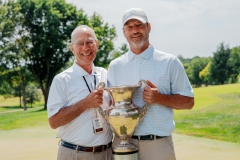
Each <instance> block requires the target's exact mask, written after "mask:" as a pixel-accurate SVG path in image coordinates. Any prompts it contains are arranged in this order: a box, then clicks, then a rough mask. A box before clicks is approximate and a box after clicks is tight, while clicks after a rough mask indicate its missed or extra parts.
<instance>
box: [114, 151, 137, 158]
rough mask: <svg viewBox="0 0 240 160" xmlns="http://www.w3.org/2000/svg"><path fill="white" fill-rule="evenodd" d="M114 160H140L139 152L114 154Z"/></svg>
mask: <svg viewBox="0 0 240 160" xmlns="http://www.w3.org/2000/svg"><path fill="white" fill-rule="evenodd" d="M112 153H113V160H138V150H136V151H132V152H114V151H113V152H112Z"/></svg>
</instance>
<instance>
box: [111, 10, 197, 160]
mask: <svg viewBox="0 0 240 160" xmlns="http://www.w3.org/2000/svg"><path fill="white" fill-rule="evenodd" d="M122 22H123V34H124V36H125V38H126V39H127V41H128V43H129V47H130V50H129V51H128V52H127V53H125V54H123V55H122V56H120V57H118V58H117V59H115V60H113V61H112V62H111V63H110V66H109V68H108V86H121V85H137V84H138V82H139V80H141V79H144V80H147V84H148V85H147V86H142V87H141V88H139V89H137V90H136V92H135V93H134V96H133V103H134V104H135V105H137V106H139V107H142V106H144V104H148V106H149V109H148V111H147V113H146V114H145V116H144V118H143V120H142V121H140V122H139V125H138V126H137V127H136V130H135V132H134V135H133V136H132V139H131V140H130V141H131V142H132V143H133V144H135V145H137V146H138V147H139V155H138V156H139V159H140V160H175V159H176V158H175V151H174V146H173V142H172V136H171V134H172V132H173V130H174V128H175V122H174V120H173V109H177V110H181V109H192V107H193V106H194V93H193V89H192V87H191V84H190V82H189V79H188V77H187V75H186V73H185V70H184V67H183V66H182V64H181V62H180V61H179V59H178V58H177V57H176V56H174V55H172V54H168V53H164V52H161V51H159V50H156V49H155V48H154V47H153V46H152V45H151V44H150V42H149V33H150V31H151V24H150V23H149V22H148V18H147V16H146V14H145V12H144V11H143V10H141V9H139V8H132V9H130V10H128V11H126V12H125V13H124V15H123V19H122ZM118 141H119V139H118V138H117V137H115V138H114V144H117V143H118Z"/></svg>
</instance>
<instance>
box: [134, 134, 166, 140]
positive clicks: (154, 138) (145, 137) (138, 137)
mask: <svg viewBox="0 0 240 160" xmlns="http://www.w3.org/2000/svg"><path fill="white" fill-rule="evenodd" d="M164 137H166V136H156V135H152V134H150V135H144V136H132V138H133V139H138V140H156V139H160V138H164Z"/></svg>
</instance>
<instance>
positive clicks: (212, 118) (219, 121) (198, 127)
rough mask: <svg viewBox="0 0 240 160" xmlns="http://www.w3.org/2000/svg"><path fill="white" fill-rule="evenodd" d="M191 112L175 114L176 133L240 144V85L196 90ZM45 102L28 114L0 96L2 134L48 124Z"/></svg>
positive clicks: (185, 111)
mask: <svg viewBox="0 0 240 160" xmlns="http://www.w3.org/2000/svg"><path fill="white" fill-rule="evenodd" d="M194 94H195V106H194V108H193V109H192V110H182V111H175V122H176V129H175V131H174V132H175V133H179V134H186V135H193V136H199V137H206V138H212V139H219V140H224V141H230V142H237V143H240V83H237V84H230V85H220V86H209V87H203V88H195V89H194ZM43 106H44V104H43V101H41V102H40V103H36V104H34V105H33V108H28V109H27V110H26V111H24V110H23V108H20V107H19V99H18V98H10V99H6V100H4V98H3V97H1V96H0V131H1V130H9V129H14V128H27V127H33V126H43V125H45V126H46V125H48V120H47V111H46V110H43V108H44V107H43Z"/></svg>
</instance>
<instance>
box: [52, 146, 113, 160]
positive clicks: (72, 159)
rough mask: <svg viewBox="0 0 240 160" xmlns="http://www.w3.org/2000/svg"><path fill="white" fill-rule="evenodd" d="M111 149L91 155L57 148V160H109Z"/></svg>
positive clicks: (60, 147) (61, 147)
mask: <svg viewBox="0 0 240 160" xmlns="http://www.w3.org/2000/svg"><path fill="white" fill-rule="evenodd" d="M111 159H112V149H111V148H109V149H107V150H105V151H103V152H98V153H94V154H93V153H91V152H83V151H78V152H76V151H75V150H73V149H69V148H66V147H63V146H59V149H58V158H57V160H111Z"/></svg>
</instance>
